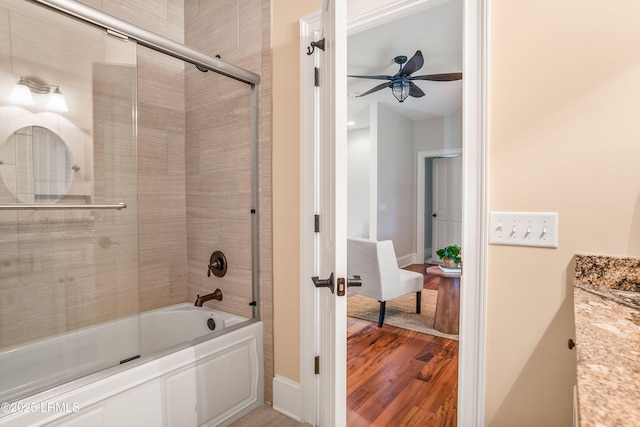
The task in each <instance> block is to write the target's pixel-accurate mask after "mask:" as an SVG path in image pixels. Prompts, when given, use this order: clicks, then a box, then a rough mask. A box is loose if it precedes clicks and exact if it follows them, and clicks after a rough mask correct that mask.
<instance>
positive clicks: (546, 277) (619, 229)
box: [486, 0, 640, 426]
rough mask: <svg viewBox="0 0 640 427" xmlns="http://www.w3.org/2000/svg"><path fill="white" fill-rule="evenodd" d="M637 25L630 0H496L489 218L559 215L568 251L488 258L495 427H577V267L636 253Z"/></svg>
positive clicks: (503, 251) (639, 177) (492, 249)
mask: <svg viewBox="0 0 640 427" xmlns="http://www.w3.org/2000/svg"><path fill="white" fill-rule="evenodd" d="M638 16H640V3H638V2H632V1H611V2H586V3H585V2H580V1H576V0H571V1H563V2H552V1H539V0H526V1H524V0H523V1H519V2H513V1H509V0H493V1H491V17H490V19H491V20H490V22H491V27H490V37H491V44H490V59H491V60H490V75H489V84H490V86H489V87H490V91H489V101H490V103H489V170H488V174H489V204H488V206H489V210H493V211H501V210H509V211H510V210H513V211H555V212H559V214H560V225H559V247H558V249H555V250H553V249H535V248H519V247H509V246H489V248H488V290H487V294H488V295H487V296H488V299H487V313H488V318H487V378H486V380H487V381H486V384H487V394H486V399H487V400H486V404H487V407H486V416H487V421H488V422H489V423H488V424H490V425H492V426H513V425H518V426H526V425H532V426H534V425H535V426H540V425H545V426H554V425H570V424H571V392H572V390H571V386H572V384H573V383H574V381H575V372H574V371H575V352H573V351H570V350H568V349H567V345H566V342H567V339H568V338H570V337H573V336H574V332H573V302H572V298H573V295H572V288H571V286H572V280H571V278H572V277H573V265H572V258H573V256H574V254H575V253H576V252H586V253H599V254H615V255H636V256H637V255H640V167H639V166H638V165H639V164H640V163H639V161H640V120H638V115H639V114H640V55H638V46H639V45H640V32H638V31H637V17H638ZM578 345H580V343H578Z"/></svg>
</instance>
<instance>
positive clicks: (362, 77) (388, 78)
mask: <svg viewBox="0 0 640 427" xmlns="http://www.w3.org/2000/svg"><path fill="white" fill-rule="evenodd" d="M347 77H357V78H359V79H376V80H391V79H392V78H393V77H391V76H352V75H347Z"/></svg>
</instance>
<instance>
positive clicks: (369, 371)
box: [347, 264, 458, 427]
mask: <svg viewBox="0 0 640 427" xmlns="http://www.w3.org/2000/svg"><path fill="white" fill-rule="evenodd" d="M425 268H426V267H425V266H424V265H422V264H419V265H414V266H410V267H408V269H410V270H412V271H417V272H422V273H424V271H425ZM438 282H439V278H438V277H435V276H431V275H427V274H425V281H424V283H425V284H424V288H425V289H435V290H437V289H438ZM457 395H458V342H457V341H452V340H448V339H444V338H439V337H434V336H431V335H426V334H421V333H418V332H413V331H407V330H405V329H400V328H395V327H393V326H388V325H384V326H383V327H382V328H378V327H377V325H376V324H375V323H373V322H368V321H366V320H360V319H354V318H347V425H348V426H349V427H359V426H363V427H364V426H437V427H446V426H455V425H456V422H457V397H458V396H457Z"/></svg>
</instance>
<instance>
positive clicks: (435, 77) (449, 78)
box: [411, 73, 462, 82]
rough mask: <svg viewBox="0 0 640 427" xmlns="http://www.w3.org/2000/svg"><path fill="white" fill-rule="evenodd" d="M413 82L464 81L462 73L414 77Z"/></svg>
mask: <svg viewBox="0 0 640 427" xmlns="http://www.w3.org/2000/svg"><path fill="white" fill-rule="evenodd" d="M411 80H430V81H432V82H451V81H454V80H462V73H444V74H428V75H424V76H412V77H411Z"/></svg>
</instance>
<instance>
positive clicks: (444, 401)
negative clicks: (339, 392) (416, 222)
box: [232, 264, 458, 427]
mask: <svg viewBox="0 0 640 427" xmlns="http://www.w3.org/2000/svg"><path fill="white" fill-rule="evenodd" d="M407 269H410V270H412V271H417V272H420V273H424V271H425V266H424V265H422V264H418V265H412V266H409V267H407ZM438 281H439V278H438V277H435V276H430V275H427V274H425V279H424V288H425V289H435V290H437V289H438ZM457 395H458V342H457V341H452V340H448V339H445V338H439V337H434V336H431V335H426V334H421V333H418V332H413V331H407V330H405V329H400V328H395V327H393V326H389V325H384V326H383V327H382V328H378V327H377V324H376V323H374V322H368V321H366V320H360V319H354V318H350V317H349V318H347V426H348V427H369V426H373V427H375V426H381V427H382V426H384V427H400V426H406V427H412V426H416V427H418V426H419V427H423V426H424V427H428V426H433V427H449V426H451V427H454V426H456V423H457V397H458V396H457ZM282 417H284V419H282ZM232 426H234V427H254V426H255V427H258V426H259V427H263V426H274V427H276V426H278V427H290V426H291V427H293V426H308V424H301V423H298V422H296V421H294V420H292V419H290V418H287V417H285V416H284V415H281V414H278V413H277V412H275V411H273V410H272V409H270V408H265V409H262V408H261V409H259V410H257V411H254V412H253V413H251V414H249V415H248V416H246V417H244V418H243V419H242V420H240V421H238V422H236V423H234V424H233V425H232Z"/></svg>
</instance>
